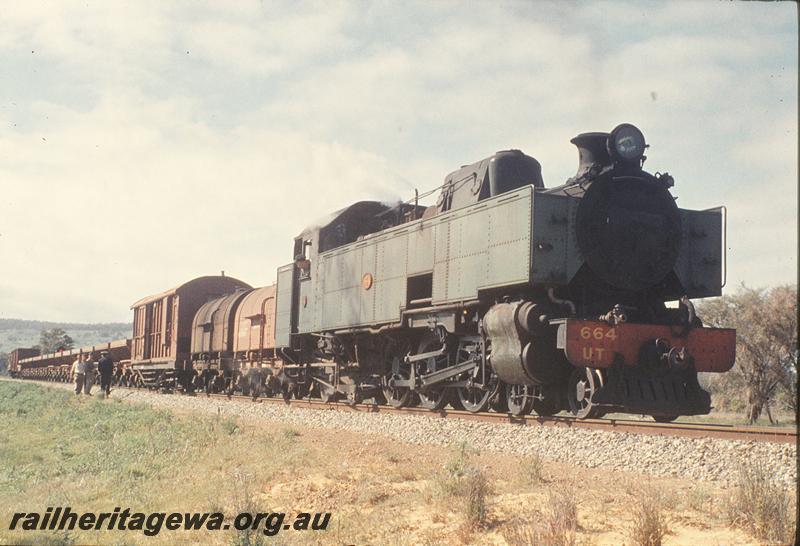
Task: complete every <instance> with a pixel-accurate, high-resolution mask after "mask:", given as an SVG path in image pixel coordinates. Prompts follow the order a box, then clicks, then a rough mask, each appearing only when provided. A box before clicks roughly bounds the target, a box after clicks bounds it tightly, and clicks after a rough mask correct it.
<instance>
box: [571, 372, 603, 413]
mask: <svg viewBox="0 0 800 546" xmlns="http://www.w3.org/2000/svg"><path fill="white" fill-rule="evenodd" d="M602 386H603V377H602V376H601V375H600V373H599V372H598V371H597V370H593V369H592V368H576V369H575V370H573V372H572V374H571V375H570V377H569V383H568V384H567V401H568V402H569V408H570V410H571V411H572V415H574V416H575V417H577V418H578V419H590V418H593V417H596V416H598V415H599V414H600V410H599V408H597V407H596V406H595V405H594V404H593V403H592V397H593V396H594V393H595V392H597V389H599V388H600V387H602Z"/></svg>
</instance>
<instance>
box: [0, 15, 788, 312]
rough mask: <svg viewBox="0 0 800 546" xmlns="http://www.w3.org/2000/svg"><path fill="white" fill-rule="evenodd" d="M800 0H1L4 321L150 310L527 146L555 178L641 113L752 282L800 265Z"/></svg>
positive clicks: (656, 167)
mask: <svg viewBox="0 0 800 546" xmlns="http://www.w3.org/2000/svg"><path fill="white" fill-rule="evenodd" d="M797 49H798V28H797V7H796V5H795V4H794V3H793V2H777V3H773V2H753V3H738V2H711V1H683V2H681V1H673V2H643V1H635V2H545V1H536V2H489V1H485V2H483V1H467V0H463V1H460V2H447V1H438V2H410V1H409V2H406V1H375V2H368V1H359V2H341V3H339V2H332V1H325V2H318V3H317V2H277V1H275V2H273V1H263V2H247V1H240V2H210V3H205V4H204V3H201V2H158V1H154V2H146V1H142V2H113V1H102V2H100V1H92V0H90V1H82V2H45V1H30V2H24V3H20V2H17V3H13V5H12V3H11V2H3V3H0V264H1V265H0V318H26V319H39V320H53V321H72V322H105V321H130V320H131V315H132V313H131V311H130V310H129V307H130V304H131V303H132V302H134V301H136V300H138V299H139V298H141V297H143V296H146V295H149V294H152V293H156V292H160V291H163V290H165V289H168V288H170V287H172V286H175V285H177V284H180V283H182V282H184V281H186V280H189V279H192V278H194V277H197V276H200V275H209V274H218V273H219V272H220V271H222V270H224V271H225V273H226V274H227V275H230V276H234V277H236V278H239V279H241V280H243V281H245V282H248V283H250V284H252V285H253V286H262V285H265V284H269V283H272V282H273V281H274V280H275V270H276V268H277V267H278V266H279V265H282V264H285V263H289V262H290V261H291V260H292V238H293V237H294V236H295V235H297V234H298V233H300V232H301V231H302V229H303V228H304V227H305V225H306V224H311V223H313V220H314V219H316V218H319V217H323V216H325V215H326V214H328V213H330V212H331V211H332V210H336V209H339V208H341V207H344V206H346V205H348V204H350V203H352V202H355V201H359V200H364V199H381V200H392V199H399V198H402V199H408V198H410V197H413V194H414V188H418V189H420V191H422V190H425V189H430V188H433V187H436V186H438V185H439V184H441V183H442V181H443V179H444V177H445V175H446V174H447V173H449V172H451V171H453V170H455V169H457V168H458V167H459V166H461V165H463V164H467V163H471V162H474V161H478V160H480V159H483V158H485V157H487V156H489V155H491V154H492V153H494V152H495V151H498V150H503V149H509V148H517V149H521V150H523V151H524V152H526V153H528V154H529V155H532V156H534V157H536V158H537V159H538V160H539V161H540V163H541V164H542V169H543V176H544V180H545V184H546V185H548V186H556V185H559V184H561V183H563V182H564V181H565V180H566V179H567V178H569V177H570V176H572V175H573V174H575V171H576V170H577V163H578V162H577V151H576V149H575V148H574V147H573V145H572V144H570V143H569V140H570V139H571V138H572V137H573V136H575V135H577V134H578V133H581V132H586V131H610V130H611V129H612V128H613V127H615V126H616V125H618V124H619V123H623V122H628V123H633V124H635V125H636V126H638V127H639V128H640V129H641V130H642V131H643V133H644V134H645V137H646V139H647V141H648V143H649V144H650V149H649V150H648V152H647V156H648V160H647V162H646V165H645V166H646V168H647V169H648V170H649V171H650V172H656V171H661V172H664V171H669V173H670V174H672V175H673V176H674V178H675V181H676V186H675V188H674V194H675V195H677V196H678V204H679V206H681V207H684V208H696V209H705V208H710V207H714V206H717V205H722V204H724V205H727V207H728V213H729V222H728V247H729V251H728V287H727V288H726V290H735V289H736V287H738V286H740V285H741V284H742V283H744V284H746V285H747V286H751V287H761V286H773V285H776V284H781V283H789V282H796V278H797V144H798V139H797V124H798V121H797V119H798V112H797V97H798V88H797V85H798V83H797V82H798V58H797Z"/></svg>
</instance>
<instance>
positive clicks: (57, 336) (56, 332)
mask: <svg viewBox="0 0 800 546" xmlns="http://www.w3.org/2000/svg"><path fill="white" fill-rule="evenodd" d="M74 345H75V341H74V340H73V339H72V338H71V337H69V335H67V333H66V332H65V331H64V330H62V329H61V328H53V329H52V330H42V333H41V334H39V350H41V351H42V354H47V353H54V352H56V351H59V350H64V351H68V350H70V349H72V348H73V346H74Z"/></svg>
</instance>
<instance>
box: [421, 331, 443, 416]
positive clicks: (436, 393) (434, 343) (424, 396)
mask: <svg viewBox="0 0 800 546" xmlns="http://www.w3.org/2000/svg"><path fill="white" fill-rule="evenodd" d="M441 348H442V342H441V341H440V339H439V336H437V335H436V334H434V333H433V332H431V333H428V334H426V335H425V336H424V337H423V338H422V340H420V342H419V347H418V349H417V354H422V353H430V352H433V351H437V350H439V349H441ZM449 360H450V358H449V356H448V354H447V353H445V354H442V355H438V356H432V357H430V358H428V359H426V360H422V361H420V362H419V363H418V364H417V373H418V375H425V374H429V373H433V372H435V371H438V370H441V369H443V368H446V367H447V365H448V363H449ZM418 395H419V405H420V407H422V408H425V409H428V410H431V411H437V410H440V409H442V408H444V407H445V406H446V405H447V403H448V401H449V399H450V391H449V390H448V389H446V388H445V387H443V386H439V387H431V388H427V389H425V390H422V391H420V392H419V393H418Z"/></svg>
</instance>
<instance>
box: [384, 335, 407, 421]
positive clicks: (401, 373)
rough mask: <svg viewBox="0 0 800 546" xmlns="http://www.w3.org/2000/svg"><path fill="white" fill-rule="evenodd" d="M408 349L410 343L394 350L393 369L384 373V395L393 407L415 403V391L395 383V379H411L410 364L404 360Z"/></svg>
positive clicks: (392, 354) (392, 356) (391, 355)
mask: <svg viewBox="0 0 800 546" xmlns="http://www.w3.org/2000/svg"><path fill="white" fill-rule="evenodd" d="M407 349H408V344H407V343H404V344H402V345H401V346H400V348H399V349H396V350H394V351H392V353H391V354H390V358H391V363H392V364H391V370H390V371H389V373H388V374H387V375H384V376H383V378H382V380H381V383H382V390H383V396H384V397H385V398H386V403H387V404H389V405H390V406H392V407H393V408H404V407H407V406H411V405H413V402H414V400H413V397H414V393H413V392H412V391H411V389H410V388H409V387H399V386H395V385H393V381H394V380H401V381H407V380H408V379H410V377H411V374H410V371H411V369H410V366H409V365H408V364H406V363H405V362H404V361H403V360H404V358H405V355H406V353H407V352H408V351H407Z"/></svg>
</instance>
